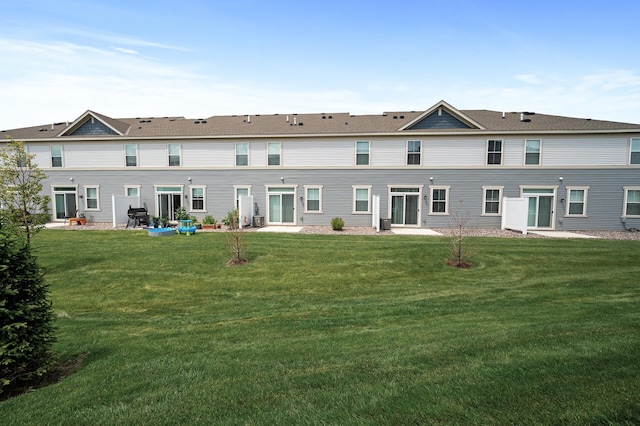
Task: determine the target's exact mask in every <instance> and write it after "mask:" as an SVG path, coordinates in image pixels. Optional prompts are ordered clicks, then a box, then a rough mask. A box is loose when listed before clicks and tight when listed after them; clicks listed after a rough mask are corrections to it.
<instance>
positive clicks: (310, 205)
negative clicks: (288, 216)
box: [304, 185, 322, 213]
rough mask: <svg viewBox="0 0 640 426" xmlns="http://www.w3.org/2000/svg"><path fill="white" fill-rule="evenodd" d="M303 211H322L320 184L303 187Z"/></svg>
mask: <svg viewBox="0 0 640 426" xmlns="http://www.w3.org/2000/svg"><path fill="white" fill-rule="evenodd" d="M304 193H305V197H304V211H305V213H322V186H321V185H320V186H305V187H304Z"/></svg>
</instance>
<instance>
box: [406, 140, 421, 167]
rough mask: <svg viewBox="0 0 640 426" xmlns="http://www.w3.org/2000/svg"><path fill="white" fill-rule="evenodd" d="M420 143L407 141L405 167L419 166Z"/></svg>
mask: <svg viewBox="0 0 640 426" xmlns="http://www.w3.org/2000/svg"><path fill="white" fill-rule="evenodd" d="M421 145H422V141H407V165H409V166H415V165H417V166H419V165H420V164H421V162H420V148H421Z"/></svg>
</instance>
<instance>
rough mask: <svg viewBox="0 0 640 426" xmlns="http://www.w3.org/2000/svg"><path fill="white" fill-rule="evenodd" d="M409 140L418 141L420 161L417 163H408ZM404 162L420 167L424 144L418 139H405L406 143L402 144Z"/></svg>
mask: <svg viewBox="0 0 640 426" xmlns="http://www.w3.org/2000/svg"><path fill="white" fill-rule="evenodd" d="M409 142H420V162H419V163H418V164H409ZM404 151H405V152H404V164H405V165H406V166H408V167H420V166H422V163H423V161H424V155H423V153H424V144H423V143H422V140H420V139H407V143H405V144H404Z"/></svg>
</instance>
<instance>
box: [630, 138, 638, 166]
mask: <svg viewBox="0 0 640 426" xmlns="http://www.w3.org/2000/svg"><path fill="white" fill-rule="evenodd" d="M633 141H638V146H639V147H640V138H631V139H629V157H628V158H629V165H630V166H640V163H636V164H631V154H633V153H634V152H640V148H639V150H638V151H634V150H633Z"/></svg>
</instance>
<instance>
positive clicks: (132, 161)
mask: <svg viewBox="0 0 640 426" xmlns="http://www.w3.org/2000/svg"><path fill="white" fill-rule="evenodd" d="M124 156H125V165H126V166H127V167H136V166H137V165H138V145H125V146H124Z"/></svg>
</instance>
